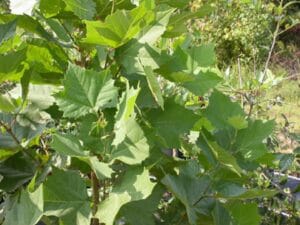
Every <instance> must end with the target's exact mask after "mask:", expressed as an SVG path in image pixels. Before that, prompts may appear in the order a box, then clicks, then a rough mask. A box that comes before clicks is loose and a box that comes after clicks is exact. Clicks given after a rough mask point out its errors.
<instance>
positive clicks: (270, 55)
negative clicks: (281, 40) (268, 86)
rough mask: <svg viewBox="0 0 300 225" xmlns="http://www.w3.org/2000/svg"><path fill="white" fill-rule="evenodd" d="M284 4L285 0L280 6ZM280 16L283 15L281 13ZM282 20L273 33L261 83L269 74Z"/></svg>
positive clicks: (279, 20)
mask: <svg viewBox="0 0 300 225" xmlns="http://www.w3.org/2000/svg"><path fill="white" fill-rule="evenodd" d="M282 5H283V0H281V1H280V7H282ZM279 16H281V15H279ZM281 22H282V20H281V18H279V19H278V22H277V24H276V29H275V32H274V34H273V41H272V44H271V48H270V51H269V54H268V58H267V61H266V64H265V69H264V72H263V76H262V79H261V84H262V83H263V81H264V79H265V76H266V74H267V71H268V68H269V64H270V61H271V57H272V54H273V51H274V48H275V44H276V40H277V37H278V34H279V29H280V25H281Z"/></svg>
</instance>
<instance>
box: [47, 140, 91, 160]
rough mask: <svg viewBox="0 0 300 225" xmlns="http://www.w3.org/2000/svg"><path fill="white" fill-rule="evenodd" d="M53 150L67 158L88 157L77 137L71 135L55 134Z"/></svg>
mask: <svg viewBox="0 0 300 225" xmlns="http://www.w3.org/2000/svg"><path fill="white" fill-rule="evenodd" d="M52 139H53V141H52V143H51V148H53V149H54V150H55V151H57V152H59V153H61V154H64V155H67V156H74V157H75V156H78V157H80V156H86V154H85V152H84V151H83V148H82V146H81V144H80V142H79V140H78V138H77V137H75V136H73V135H71V134H64V135H62V134H54V135H53V136H52Z"/></svg>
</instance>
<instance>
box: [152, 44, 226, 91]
mask: <svg viewBox="0 0 300 225" xmlns="http://www.w3.org/2000/svg"><path fill="white" fill-rule="evenodd" d="M168 58H169V59H168V60H166V62H165V63H164V64H162V65H161V66H160V68H159V69H157V70H156V71H157V72H158V73H159V74H161V75H162V76H164V77H165V78H166V79H168V80H170V81H173V82H175V83H177V84H179V85H181V86H183V87H185V88H187V89H188V90H189V91H191V92H192V93H194V94H195V95H203V94H205V93H206V92H207V91H208V90H209V89H211V88H213V87H215V86H216V85H217V84H218V83H219V82H220V81H221V78H220V77H219V76H218V75H217V74H216V73H214V72H212V71H209V70H208V71H207V70H206V71H204V70H203V67H209V66H212V65H214V62H215V56H214V50H213V47H212V45H204V46H199V47H195V48H192V49H191V50H183V49H181V48H177V50H176V51H175V52H174V54H173V55H172V56H169V57H168Z"/></svg>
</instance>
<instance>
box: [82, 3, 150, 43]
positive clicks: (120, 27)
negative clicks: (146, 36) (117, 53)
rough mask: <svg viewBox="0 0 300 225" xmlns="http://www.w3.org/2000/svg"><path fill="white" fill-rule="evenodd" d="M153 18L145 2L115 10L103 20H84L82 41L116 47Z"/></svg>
mask: <svg viewBox="0 0 300 225" xmlns="http://www.w3.org/2000/svg"><path fill="white" fill-rule="evenodd" d="M153 18H154V15H153V12H152V10H149V8H148V7H147V4H141V5H140V6H139V7H137V8H135V9H133V10H131V11H126V10H122V11H120V10H117V11H116V12H115V13H113V14H111V15H109V16H107V17H106V18H105V21H104V22H101V21H86V22H85V23H86V27H87V34H86V38H85V39H84V40H83V42H85V43H88V44H98V45H104V46H109V47H113V48H117V47H119V46H121V45H123V44H125V43H127V42H128V41H130V40H131V39H132V38H133V37H134V36H136V35H137V34H138V33H139V32H140V31H141V30H142V28H143V27H145V26H146V25H147V24H149V23H150V22H151V21H152V20H153Z"/></svg>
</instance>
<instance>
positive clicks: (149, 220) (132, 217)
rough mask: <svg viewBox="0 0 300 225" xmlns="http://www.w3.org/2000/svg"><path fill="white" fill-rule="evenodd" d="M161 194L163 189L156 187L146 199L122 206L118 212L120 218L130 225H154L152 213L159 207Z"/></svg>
mask: <svg viewBox="0 0 300 225" xmlns="http://www.w3.org/2000/svg"><path fill="white" fill-rule="evenodd" d="M163 193H164V189H163V188H162V187H161V186H160V185H156V186H155V188H154V190H153V192H152V194H151V195H150V196H149V197H148V198H146V199H144V200H139V201H134V202H129V203H127V204H125V205H124V206H122V208H121V209H120V212H119V215H120V217H121V218H122V217H123V218H125V220H126V221H127V222H129V223H130V224H131V225H140V224H143V225H155V219H154V218H155V217H154V212H155V211H156V210H157V208H158V206H159V203H160V201H161V197H162V195H163ZM137 215H138V216H137Z"/></svg>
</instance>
